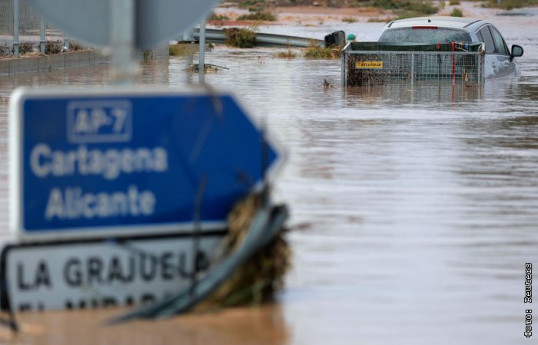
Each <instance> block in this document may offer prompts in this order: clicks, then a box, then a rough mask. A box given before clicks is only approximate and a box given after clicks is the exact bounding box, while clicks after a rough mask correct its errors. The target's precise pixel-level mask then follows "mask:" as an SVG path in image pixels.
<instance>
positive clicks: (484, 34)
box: [476, 25, 495, 54]
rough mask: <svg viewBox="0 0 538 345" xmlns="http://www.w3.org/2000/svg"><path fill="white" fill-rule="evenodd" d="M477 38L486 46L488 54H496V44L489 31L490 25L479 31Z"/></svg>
mask: <svg viewBox="0 0 538 345" xmlns="http://www.w3.org/2000/svg"><path fill="white" fill-rule="evenodd" d="M476 36H477V37H478V39H479V40H481V41H482V42H484V44H485V45H486V53H487V54H494V53H495V42H494V41H493V36H492V35H491V31H489V25H484V26H483V27H481V28H480V29H478V31H477V32H476Z"/></svg>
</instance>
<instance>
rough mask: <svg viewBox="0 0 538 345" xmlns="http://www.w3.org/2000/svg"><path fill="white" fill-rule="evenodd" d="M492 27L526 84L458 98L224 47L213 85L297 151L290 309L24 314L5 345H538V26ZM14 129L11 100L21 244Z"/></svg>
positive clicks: (9, 80) (373, 33) (528, 20)
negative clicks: (364, 84) (353, 86)
mask: <svg viewBox="0 0 538 345" xmlns="http://www.w3.org/2000/svg"><path fill="white" fill-rule="evenodd" d="M484 11H485V10H484ZM478 12H479V14H481V12H480V10H479V11H478ZM491 20H492V21H493V22H494V23H495V24H496V25H497V26H498V27H499V28H500V30H501V32H503V34H504V35H505V37H506V39H507V41H508V43H509V44H514V43H517V44H520V45H522V46H523V47H524V48H525V55H524V56H523V57H522V58H521V59H519V61H520V66H521V77H520V78H510V79H505V80H495V81H491V80H490V81H487V82H486V84H485V85H484V87H482V88H480V89H478V90H475V89H473V90H467V89H465V88H463V89H456V93H455V94H453V93H452V91H451V89H450V87H448V88H446V87H441V88H439V87H428V88H421V87H418V86H417V87H416V88H414V89H411V88H409V87H403V88H401V87H400V88H390V87H387V88H383V89H380V90H371V91H369V92H364V91H360V90H343V89H342V88H341V86H340V61H338V60H330V61H328V60H320V61H317V60H305V59H303V58H301V57H298V58H295V59H289V60H288V59H277V58H275V57H274V53H275V50H274V49H273V50H272V49H253V50H234V49H230V48H225V47H217V48H216V49H215V50H214V51H213V52H211V53H208V54H207V56H206V58H207V62H208V63H212V64H215V65H219V66H224V67H226V68H228V69H227V70H223V71H220V72H218V73H212V74H208V75H206V81H207V83H209V84H210V85H212V86H213V87H216V88H222V89H228V90H229V89H232V90H233V91H234V92H235V93H236V94H237V95H238V96H239V97H240V99H241V100H242V102H243V103H244V104H245V105H246V107H248V108H249V109H250V110H251V111H252V112H253V113H254V114H255V115H257V116H260V117H264V118H265V120H266V122H267V124H268V126H269V128H270V129H271V131H272V133H273V134H274V135H275V136H277V137H278V138H279V139H280V141H281V142H282V144H283V145H284V146H285V147H286V148H287V150H288V155H289V157H288V162H287V165H286V167H285V168H284V170H283V171H282V173H281V175H280V178H279V180H278V181H277V183H276V185H275V190H274V194H275V195H274V197H275V200H276V201H284V202H286V203H288V205H289V206H290V208H291V211H292V217H291V219H290V221H289V225H290V227H291V228H292V231H291V232H290V233H289V239H290V242H291V245H292V249H293V253H294V258H293V269H292V272H291V273H290V274H289V275H288V277H287V282H286V283H287V285H286V288H285V290H284V291H283V292H282V293H281V294H279V296H278V299H277V301H276V302H275V303H273V304H269V305H265V306H263V307H261V308H237V309H229V310H223V311H220V312H216V313H208V314H192V315H185V316H179V317H174V318H171V319H168V320H164V321H147V322H146V321H138V322H132V323H128V324H124V325H119V326H113V327H104V326H102V324H101V323H102V322H103V321H104V320H106V319H107V318H108V317H110V316H112V315H117V314H119V313H120V312H121V310H117V309H110V310H103V311H73V312H61V311H58V312H41V313H30V312H28V313H18V314H17V318H18V320H19V321H20V323H21V324H22V330H23V331H22V333H21V334H20V335H17V336H13V335H11V334H10V333H9V331H7V330H6V329H3V328H0V343H5V344H58V345H62V344H102V345H105V344H118V345H119V344H178V343H181V344H223V345H232V344H233V345H237V344H294V345H295V344H308V345H313V344H369V345H372V344H398V345H404V344H413V345H416V344H473V345H476V344H487V345H494V344H499V345H506V344H524V343H525V344H530V343H531V342H533V339H526V338H525V337H524V336H523V332H524V330H525V324H524V318H525V314H524V311H525V309H529V305H528V304H527V305H526V304H524V303H523V297H524V291H525V276H524V273H525V263H533V264H534V265H538V231H537V230H538V212H537V210H538V38H537V36H536V30H537V29H538V24H537V23H538V21H537V17H517V18H514V17H500V16H499V17H492V18H491ZM290 25H291V24H290ZM382 26H383V25H382V24H379V23H354V24H344V23H330V22H326V23H323V24H321V23H320V25H317V26H299V25H295V26H293V25H291V26H281V25H272V26H271V27H267V28H265V27H260V31H270V32H279V33H290V32H293V34H295V35H304V36H311V37H315V38H322V37H323V35H324V34H326V33H328V32H331V31H334V30H335V29H338V28H340V27H343V28H344V29H345V30H346V31H348V32H350V31H352V30H353V31H355V32H356V33H360V37H359V39H371V40H374V39H376V38H377V36H378V35H379V32H380V30H381V28H382ZM185 64H186V60H185V59H182V58H170V59H169V60H167V61H156V62H152V63H146V64H144V66H143V75H142V77H141V78H140V81H139V82H140V83H142V84H148V85H149V84H159V85H163V84H164V85H170V86H172V87H185V86H186V85H196V84H197V80H198V77H197V75H194V74H189V73H186V72H184V71H183V69H184V67H185ZM324 79H326V80H327V81H328V82H329V83H332V85H330V86H329V87H324V86H323V80H324ZM107 82H108V73H107V69H106V67H105V66H92V67H87V68H79V69H71V70H67V71H58V72H51V73H44V74H40V75H22V74H21V75H17V76H13V77H0V96H1V97H2V98H5V97H7V96H8V95H9V93H10V92H11V91H12V90H13V88H15V87H17V86H20V85H33V86H38V85H39V86H45V87H47V86H51V85H74V86H75V85H76V86H78V85H82V86H85V85H92V86H95V85H101V84H106V83H107ZM7 131H8V124H7V105H6V104H5V102H0V179H1V182H2V183H1V184H0V200H1V201H2V202H1V203H0V225H1V226H0V229H2V230H0V231H1V236H2V240H4V241H8V240H9V239H10V235H9V234H8V233H7V230H6V229H7V223H8V209H7V200H8V194H7V192H8V185H7V168H8V163H7V145H8V143H7ZM535 267H538V266H535ZM530 306H531V307H532V304H531V305H530ZM532 309H536V310H538V308H532ZM537 336H538V329H537V331H536V335H534V336H533V337H537Z"/></svg>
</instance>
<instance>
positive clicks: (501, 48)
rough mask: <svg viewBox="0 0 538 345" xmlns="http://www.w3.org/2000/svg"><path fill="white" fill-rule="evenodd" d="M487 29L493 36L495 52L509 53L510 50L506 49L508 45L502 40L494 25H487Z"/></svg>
mask: <svg viewBox="0 0 538 345" xmlns="http://www.w3.org/2000/svg"><path fill="white" fill-rule="evenodd" d="M489 31H490V32H491V36H492V37H493V42H494V43H495V53H497V54H501V55H510V50H509V49H508V45H507V44H506V42H505V41H504V38H503V36H502V35H501V33H500V32H499V30H497V29H496V28H495V27H494V26H491V25H490V26H489Z"/></svg>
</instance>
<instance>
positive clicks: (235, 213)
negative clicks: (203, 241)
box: [199, 194, 291, 310]
mask: <svg viewBox="0 0 538 345" xmlns="http://www.w3.org/2000/svg"><path fill="white" fill-rule="evenodd" d="M262 199H263V197H262V196H261V195H260V194H253V195H251V196H249V197H247V198H246V199H245V200H243V201H241V202H239V203H238V204H237V206H236V207H235V208H234V209H233V210H232V211H231V212H230V214H229V217H228V222H229V233H228V234H227V236H226V238H225V239H224V246H225V249H224V251H225V255H226V254H227V253H229V252H233V251H234V250H235V248H236V247H238V246H239V245H241V243H242V242H243V239H244V237H245V236H246V235H247V233H248V230H249V228H250V225H251V223H252V220H253V219H254V216H255V214H256V211H257V210H258V209H259V208H260V207H261V205H262ZM290 261H291V250H290V248H289V246H288V243H287V242H286V240H285V239H284V236H283V233H282V230H281V231H279V233H278V234H277V236H276V237H275V238H274V239H273V240H272V241H271V242H270V243H269V244H268V245H267V246H265V247H264V248H263V249H262V250H260V251H259V252H258V253H256V254H254V256H253V257H252V258H251V259H250V260H248V261H247V262H246V263H244V264H243V265H242V266H240V267H239V268H238V269H237V270H236V271H235V273H234V274H233V275H232V276H231V277H229V278H228V280H227V281H226V282H224V283H223V284H222V285H221V286H220V287H219V288H218V289H217V290H216V291H215V292H214V293H213V294H212V295H211V296H210V297H209V298H208V299H206V301H204V303H202V305H200V307H199V309H202V310H203V309H214V308H221V307H231V306H239V305H248V304H254V305H257V304H259V303H262V302H264V301H268V300H271V299H272V298H273V296H274V293H275V292H277V291H279V290H280V289H281V288H282V287H283V284H284V275H285V274H286V272H287V270H288V269H289V267H290Z"/></svg>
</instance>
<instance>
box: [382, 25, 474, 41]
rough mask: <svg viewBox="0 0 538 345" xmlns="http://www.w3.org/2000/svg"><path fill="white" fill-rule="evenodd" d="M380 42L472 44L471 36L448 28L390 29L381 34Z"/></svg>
mask: <svg viewBox="0 0 538 345" xmlns="http://www.w3.org/2000/svg"><path fill="white" fill-rule="evenodd" d="M379 41H380V42H409V43H450V42H471V41H472V39H471V36H470V35H469V34H468V33H467V32H465V31H463V30H457V29H447V28H401V29H389V30H386V31H385V32H383V33H382V34H381V37H379Z"/></svg>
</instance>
